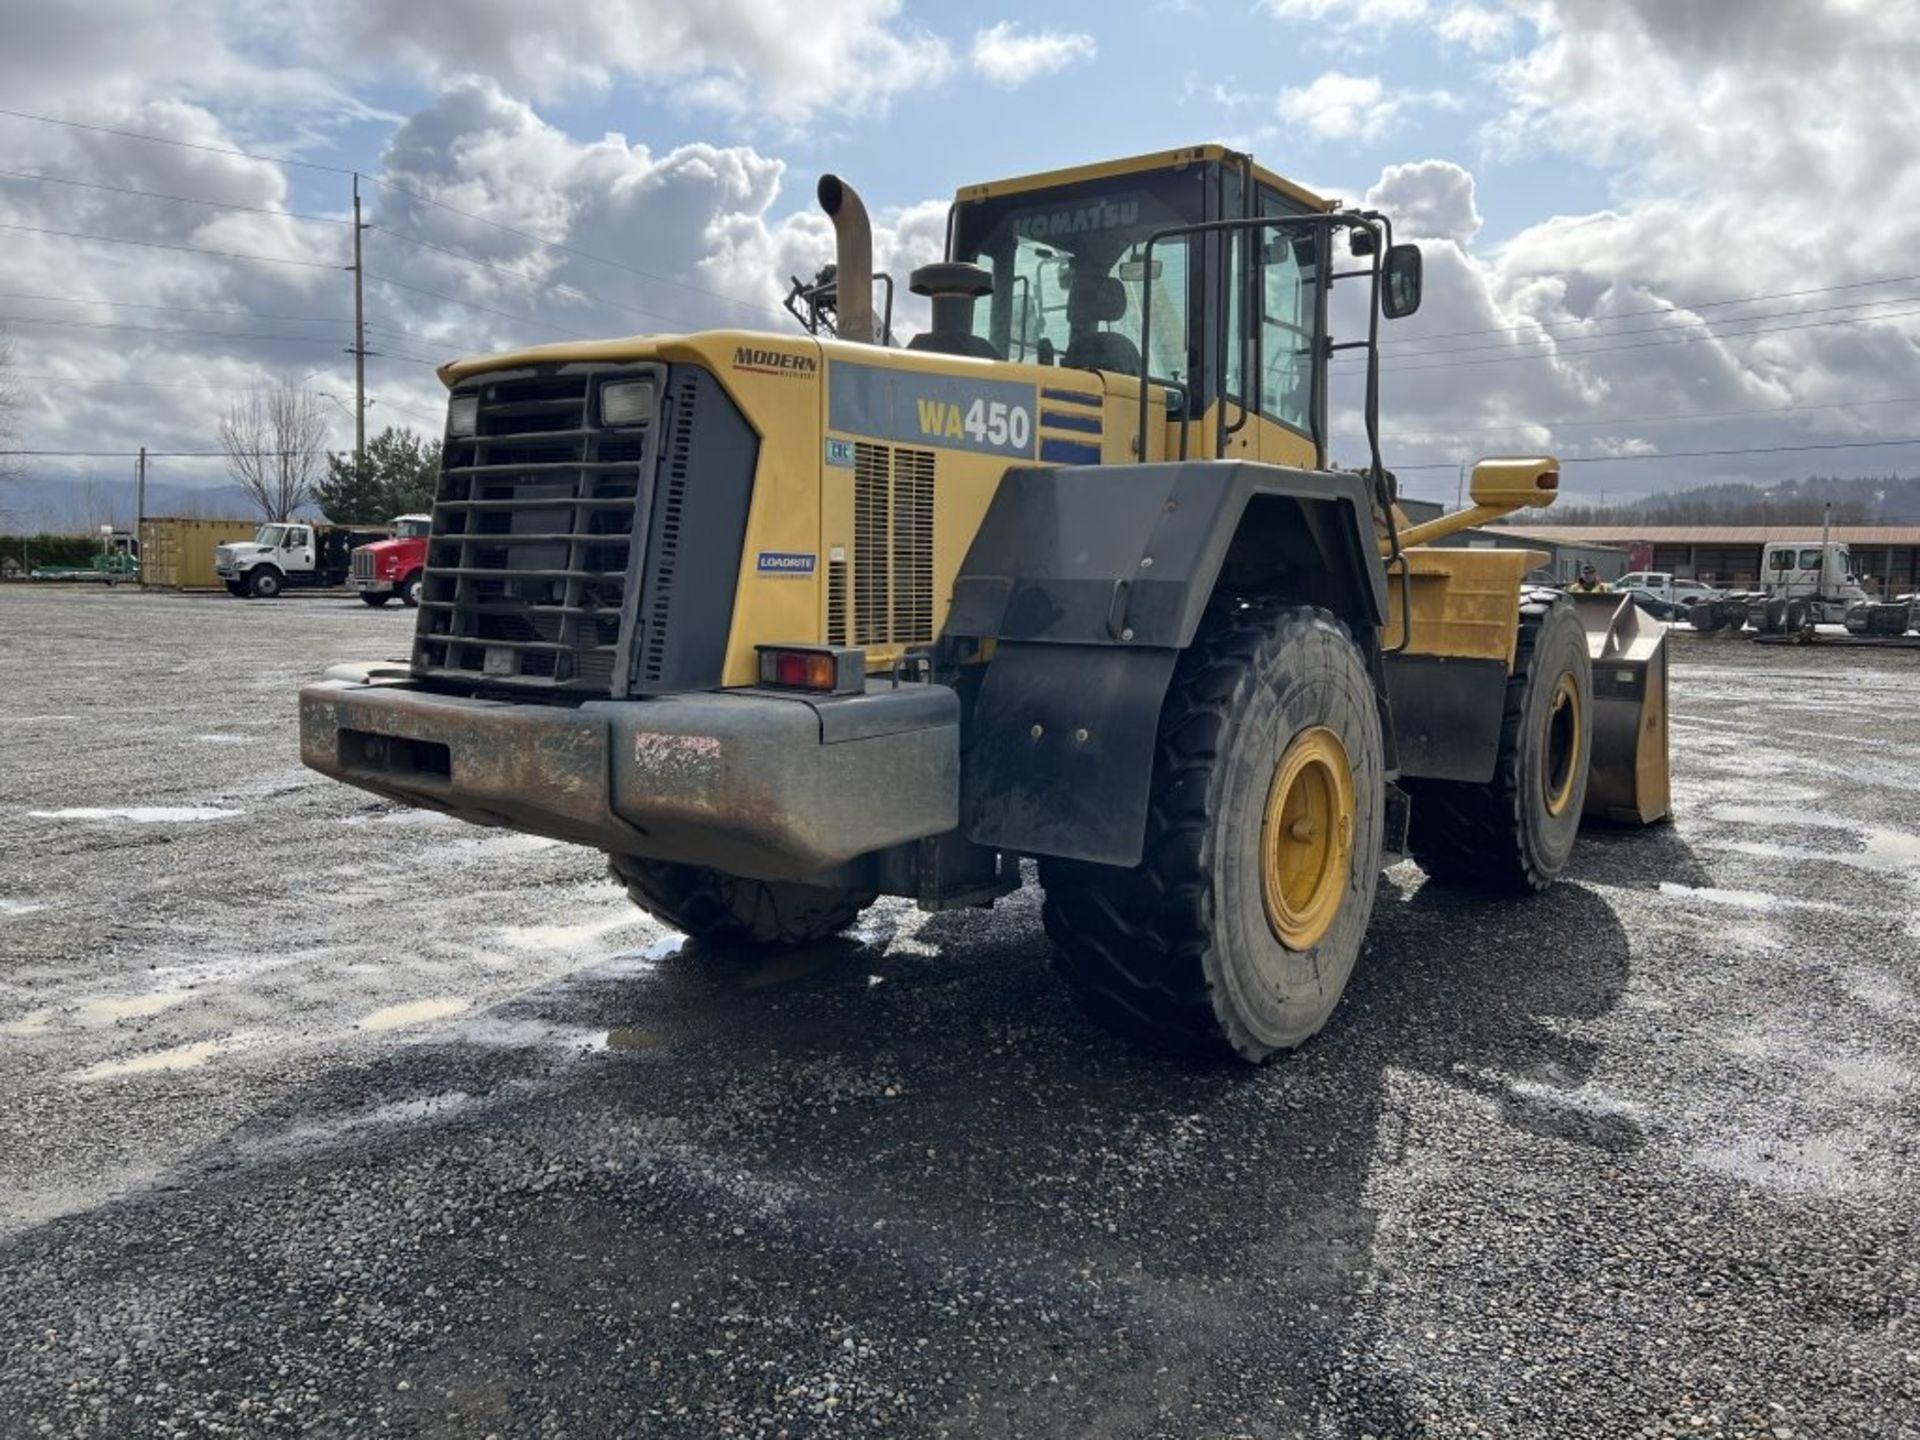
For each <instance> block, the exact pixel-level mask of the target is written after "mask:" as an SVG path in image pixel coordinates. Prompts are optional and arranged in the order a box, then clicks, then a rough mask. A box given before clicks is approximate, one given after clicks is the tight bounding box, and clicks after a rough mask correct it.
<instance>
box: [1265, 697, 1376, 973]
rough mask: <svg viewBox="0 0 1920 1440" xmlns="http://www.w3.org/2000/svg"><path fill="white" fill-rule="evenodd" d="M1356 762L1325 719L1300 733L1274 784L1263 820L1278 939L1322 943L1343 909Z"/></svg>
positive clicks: (1270, 906)
mask: <svg viewBox="0 0 1920 1440" xmlns="http://www.w3.org/2000/svg"><path fill="white" fill-rule="evenodd" d="M1354 812H1355V804H1354V792H1353V762H1352V761H1351V760H1349V759H1348V758H1347V748H1346V746H1345V745H1343V744H1342V743H1341V741H1340V737H1339V736H1338V735H1336V734H1334V732H1333V731H1332V730H1330V729H1328V728H1327V727H1326V726H1324V725H1316V726H1314V727H1313V728H1312V729H1309V730H1303V731H1301V732H1300V733H1299V734H1298V735H1296V736H1294V737H1293V740H1292V742H1291V743H1290V744H1289V745H1288V746H1287V748H1286V752H1285V753H1284V754H1282V755H1281V757H1280V763H1279V764H1278V765H1276V766H1275V767H1274V771H1273V780H1272V783H1270V784H1269V785H1268V787H1267V806H1266V810H1265V812H1264V814H1263V815H1262V817H1261V821H1260V894H1261V899H1262V900H1263V901H1264V902H1265V905H1266V911H1267V924H1268V926H1269V927H1270V928H1271V929H1272V931H1273V934H1274V938H1275V939H1277V940H1278V941H1279V942H1280V943H1281V944H1282V945H1285V946H1286V947H1287V948H1288V949H1289V950H1310V949H1312V948H1313V947H1314V946H1315V945H1317V944H1319V943H1320V940H1321V938H1322V937H1323V936H1325V934H1326V933H1327V930H1328V929H1329V928H1330V927H1331V926H1332V924H1333V921H1334V917H1335V916H1337V915H1338V914H1339V913H1340V901H1341V898H1342V897H1343V896H1344V895H1345V894H1346V888H1347V867H1348V861H1349V858H1350V857H1351V856H1352V854H1353V831H1354Z"/></svg>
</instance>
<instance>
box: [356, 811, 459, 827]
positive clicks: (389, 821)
mask: <svg viewBox="0 0 1920 1440" xmlns="http://www.w3.org/2000/svg"><path fill="white" fill-rule="evenodd" d="M340 823H341V824H342V825H398V826H409V827H410V826H415V825H458V824H460V823H461V822H460V821H458V820H456V819H454V818H453V816H451V815H443V814H441V813H440V812H439V811H438V810H382V811H379V812H377V813H374V814H370V815H347V816H343V817H342V818H341V820H340Z"/></svg>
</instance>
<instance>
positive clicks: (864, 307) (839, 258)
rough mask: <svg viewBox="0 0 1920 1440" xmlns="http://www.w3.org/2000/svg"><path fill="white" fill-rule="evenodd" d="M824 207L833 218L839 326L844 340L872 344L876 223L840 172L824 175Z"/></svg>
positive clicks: (822, 190)
mask: <svg viewBox="0 0 1920 1440" xmlns="http://www.w3.org/2000/svg"><path fill="white" fill-rule="evenodd" d="M817 193H818V195H819V197H820V208H821V209H822V210H824V211H826V212H827V218H828V219H829V220H831V221H833V236H834V267H835V268H834V304H835V309H836V311H837V312H838V315H839V319H838V321H837V322H836V325H835V329H836V330H837V331H838V333H839V336H840V338H841V339H842V340H857V341H859V342H860V343H861V344H862V345H871V344H873V343H874V339H873V226H872V225H871V224H870V223H869V222H868V220H867V207H866V206H865V205H863V204H862V203H861V201H860V196H859V194H858V192H856V191H855V190H854V188H853V187H852V186H851V185H849V184H847V182H846V181H844V180H842V179H841V178H840V177H839V176H838V175H822V176H821V177H820V185H819V189H818V192H817Z"/></svg>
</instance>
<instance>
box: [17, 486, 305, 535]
mask: <svg viewBox="0 0 1920 1440" xmlns="http://www.w3.org/2000/svg"><path fill="white" fill-rule="evenodd" d="M316 513H317V512H316ZM147 514H148V515H149V516H150V517H151V516H188V517H192V518H198V519H209V520H234V519H249V520H251V519H257V518H259V511H258V509H257V508H256V507H255V506H254V504H253V502H252V501H251V500H249V499H248V498H247V496H246V492H245V491H243V490H241V489H240V487H239V486H237V485H233V484H230V483H227V482H224V481H223V482H221V483H219V484H215V485H204V486H203V485H178V484H170V483H165V482H149V483H148V485H147ZM132 519H133V481H132V480H130V479H124V478H115V479H111V480H109V479H105V478H102V477H100V476H95V477H93V478H92V479H87V478H85V477H69V476H27V477H23V478H21V479H18V480H4V481H0V532H11V533H14V534H18V533H20V532H22V531H26V532H29V533H38V532H42V531H45V532H48V533H51V534H73V535H81V534H88V535H91V534H95V533H97V532H98V531H99V529H100V527H101V526H102V525H112V526H114V527H115V528H116V529H122V530H124V529H126V528H127V526H128V525H129V524H130V523H131V522H132Z"/></svg>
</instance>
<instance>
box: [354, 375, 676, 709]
mask: <svg viewBox="0 0 1920 1440" xmlns="http://www.w3.org/2000/svg"><path fill="white" fill-rule="evenodd" d="M616 373H617V375H618V378H619V379H620V380H621V381H623V382H625V381H629V380H651V381H652V382H653V384H654V387H655V394H656V397H657V396H658V395H659V394H660V393H661V391H662V390H663V389H664V386H665V380H666V370H665V367H664V366H630V365H623V366H620V367H618V369H617V371H615V370H614V369H613V367H604V366H588V365H570V366H563V367H560V368H558V369H556V370H552V371H538V372H527V371H519V372H513V373H510V374H508V375H504V376H501V377H499V378H491V379H487V380H485V381H483V382H482V383H481V384H479V385H478V386H477V387H475V390H474V391H469V390H468V389H466V388H464V387H463V389H462V390H461V392H460V393H461V394H462V395H465V394H467V393H476V392H477V395H478V399H479V412H478V420H477V423H476V426H475V433H474V434H473V435H472V436H471V437H464V438H456V437H452V436H450V437H449V438H448V440H447V446H446V455H445V460H444V466H443V469H442V472H441V479H440V494H439V499H438V501H437V503H436V504H435V506H434V513H433V533H432V537H431V539H430V540H429V542H428V547H427V564H426V571H425V576H424V580H425V584H424V591H423V594H422V598H421V617H420V627H419V631H418V634H417V638H416V640H415V643H414V666H415V669H416V670H417V671H419V672H420V673H422V674H428V675H441V676H447V677H452V678H458V679H463V680H466V681H470V682H484V683H493V684H505V685H514V686H526V687H534V688H542V689H550V690H558V691H583V692H591V693H598V694H602V695H604V694H607V693H609V692H610V691H612V692H614V693H623V691H624V675H623V674H622V671H621V655H622V650H621V641H622V621H623V618H624V617H625V616H626V615H627V613H628V612H629V610H630V609H631V608H632V607H631V606H630V604H629V594H628V591H629V587H630V586H631V585H633V584H634V583H636V582H635V580H634V579H633V572H634V570H635V568H636V567H635V566H634V565H633V563H632V562H633V559H634V555H633V549H634V544H635V541H636V538H637V537H636V534H635V531H636V528H637V526H636V519H637V517H639V516H641V515H642V512H643V509H644V501H645V496H646V492H647V490H648V488H649V487H648V486H647V485H646V483H645V481H644V478H643V477H646V476H648V475H650V474H651V473H652V471H651V466H652V461H653V455H654V447H655V438H654V432H655V431H656V430H657V429H658V428H659V425H658V421H659V410H658V401H657V399H656V403H655V409H654V411H653V413H652V415H650V416H648V417H646V418H645V419H644V420H643V421H642V422H641V423H638V424H633V425H623V426H621V427H619V428H611V427H603V426H601V425H600V424H599V419H598V410H599V403H598V394H597V387H598V385H599V383H600V382H601V381H602V380H604V379H605V378H607V377H608V376H609V375H612V374H616ZM641 524H642V525H643V524H644V521H642V522H641ZM356 558H357V557H356ZM616 677H618V680H617V683H616Z"/></svg>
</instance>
